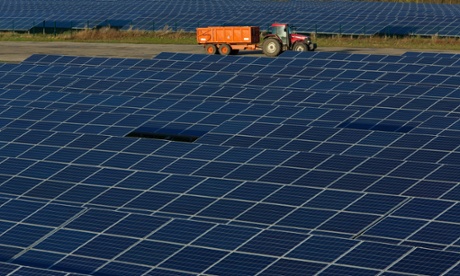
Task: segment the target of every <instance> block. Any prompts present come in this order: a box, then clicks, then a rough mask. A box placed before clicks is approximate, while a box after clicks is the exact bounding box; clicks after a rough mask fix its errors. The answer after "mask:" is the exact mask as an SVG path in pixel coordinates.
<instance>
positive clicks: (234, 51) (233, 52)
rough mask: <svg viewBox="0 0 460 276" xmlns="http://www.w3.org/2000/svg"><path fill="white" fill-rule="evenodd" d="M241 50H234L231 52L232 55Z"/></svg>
mask: <svg viewBox="0 0 460 276" xmlns="http://www.w3.org/2000/svg"><path fill="white" fill-rule="evenodd" d="M239 52H240V50H232V51H231V52H230V55H238V53H239Z"/></svg>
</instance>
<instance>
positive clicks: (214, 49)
mask: <svg viewBox="0 0 460 276" xmlns="http://www.w3.org/2000/svg"><path fill="white" fill-rule="evenodd" d="M204 49H205V51H206V54H208V55H214V54H216V53H217V47H216V45H214V44H206V46H205V47H204Z"/></svg>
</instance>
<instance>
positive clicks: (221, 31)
mask: <svg viewBox="0 0 460 276" xmlns="http://www.w3.org/2000/svg"><path fill="white" fill-rule="evenodd" d="M196 38H197V42H198V44H201V45H203V46H204V48H205V50H206V53H208V54H215V53H217V52H219V53H220V54H222V55H229V54H236V53H238V51H239V50H256V49H257V48H259V42H260V28H259V27H256V26H216V27H207V28H197V29H196Z"/></svg>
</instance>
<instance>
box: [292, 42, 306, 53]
mask: <svg viewBox="0 0 460 276" xmlns="http://www.w3.org/2000/svg"><path fill="white" fill-rule="evenodd" d="M292 50H293V51H297V52H306V51H308V45H307V44H305V43H302V42H297V43H296V44H294V47H292Z"/></svg>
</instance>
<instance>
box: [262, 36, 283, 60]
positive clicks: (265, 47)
mask: <svg viewBox="0 0 460 276" xmlns="http://www.w3.org/2000/svg"><path fill="white" fill-rule="evenodd" d="M262 52H264V54H265V55H266V56H269V57H276V56H278V55H279V54H280V53H281V43H280V42H279V41H278V40H277V39H276V38H267V39H265V40H264V43H263V44H262Z"/></svg>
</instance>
